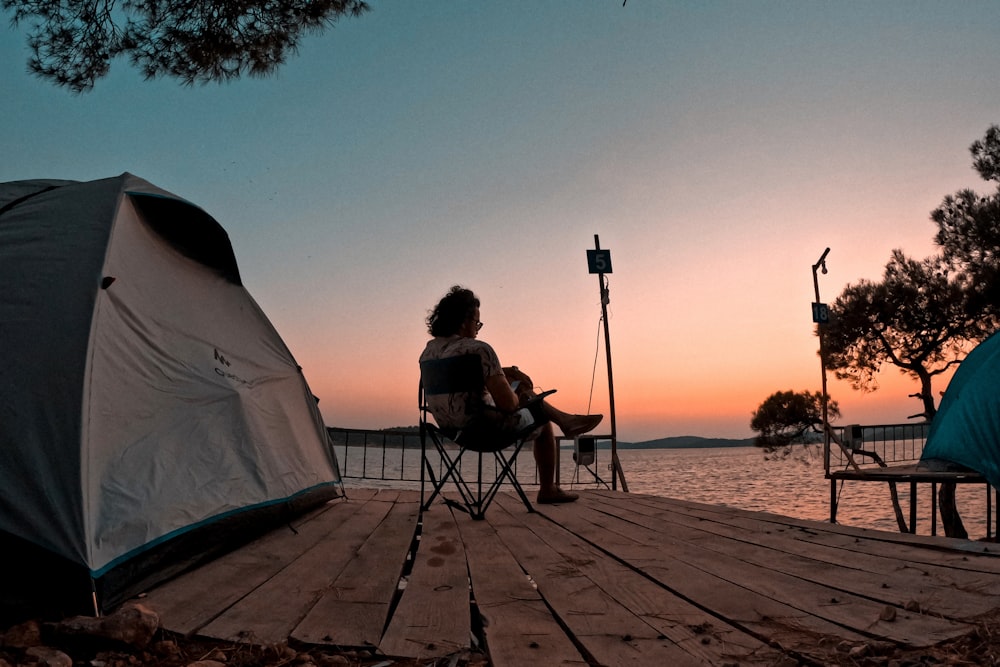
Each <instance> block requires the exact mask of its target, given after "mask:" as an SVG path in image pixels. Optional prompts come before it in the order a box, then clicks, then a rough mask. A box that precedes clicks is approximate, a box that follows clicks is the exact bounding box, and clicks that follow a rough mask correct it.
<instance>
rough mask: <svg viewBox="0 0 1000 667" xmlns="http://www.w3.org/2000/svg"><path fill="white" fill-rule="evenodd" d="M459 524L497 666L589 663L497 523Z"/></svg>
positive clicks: (473, 584) (489, 644)
mask: <svg viewBox="0 0 1000 667" xmlns="http://www.w3.org/2000/svg"><path fill="white" fill-rule="evenodd" d="M496 511H498V510H497V509H496V508H492V509H491V510H490V512H491V513H492V512H496ZM487 516H489V513H488V514H487ZM458 527H459V531H460V532H461V536H462V542H463V544H464V545H465V553H466V557H467V558H468V563H469V575H470V577H471V579H472V593H473V597H474V598H475V602H476V606H477V607H478V609H479V613H480V616H481V617H482V625H483V633H484V635H485V637H486V646H487V650H488V652H489V656H490V664H491V665H492V667H522V666H523V665H565V666H570V665H580V666H583V665H586V664H587V663H586V661H585V660H584V658H583V656H582V655H580V652H579V651H578V650H577V649H576V647H575V646H574V645H573V642H572V641H570V639H569V637H567V636H566V633H565V632H564V631H563V629H562V627H561V626H560V625H559V623H558V622H557V621H556V620H555V619H554V618H553V617H552V614H551V613H550V612H549V609H548V607H546V605H545V602H544V601H543V600H542V598H541V596H540V595H539V594H538V591H537V590H535V588H534V586H532V585H531V581H530V580H529V578H528V576H527V574H526V573H525V572H524V571H523V570H522V569H521V567H520V566H519V565H518V563H517V560H515V559H514V556H513V555H512V554H511V553H510V551H509V550H508V549H507V547H506V546H505V545H504V544H503V542H501V541H500V538H499V536H498V535H497V533H496V530H495V529H494V528H493V526H492V525H490V524H489V523H488V521H462V520H459V521H458Z"/></svg>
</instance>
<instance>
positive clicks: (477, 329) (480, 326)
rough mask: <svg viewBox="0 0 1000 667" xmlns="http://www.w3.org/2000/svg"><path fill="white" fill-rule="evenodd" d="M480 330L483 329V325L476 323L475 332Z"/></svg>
mask: <svg viewBox="0 0 1000 667" xmlns="http://www.w3.org/2000/svg"><path fill="white" fill-rule="evenodd" d="M482 328H483V323H482V322H476V331H479V330H480V329H482Z"/></svg>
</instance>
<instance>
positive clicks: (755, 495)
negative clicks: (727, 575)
mask: <svg viewBox="0 0 1000 667" xmlns="http://www.w3.org/2000/svg"><path fill="white" fill-rule="evenodd" d="M335 449H336V450H337V457H338V459H339V461H340V464H341V468H342V470H343V472H344V475H345V480H344V481H345V484H346V485H347V486H348V487H350V486H352V485H353V486H372V485H375V486H388V487H411V488H413V487H414V486H415V484H414V483H412V482H402V481H392V480H393V478H395V479H396V480H401V479H419V474H420V473H419V470H420V469H419V460H420V450H419V445H418V446H417V448H416V449H414V448H413V447H407V448H404V449H399V448H398V447H397V448H392V447H390V448H388V449H385V450H382V449H381V448H380V447H378V448H374V449H368V450H364V449H362V448H359V447H353V446H352V447H347V448H345V447H343V446H336V447H335ZM383 452H384V456H383ZM618 457H619V460H620V461H621V464H622V469H623V471H624V476H625V481H626V483H627V484H628V488H629V491H631V492H634V493H648V494H652V495H657V496H664V497H668V498H679V499H683V500H691V501H696V502H703V503H711V504H717V505H728V506H730V507H738V508H741V509H746V510H752V511H762V512H772V513H775V514H782V515H784V516H790V517H795V518H800V519H813V520H818V521H828V520H829V518H830V481H829V480H827V479H826V478H825V477H824V476H823V458H822V452H821V448H820V447H819V446H814V447H804V448H797V451H796V453H795V454H794V455H790V456H787V457H775V456H767V455H766V454H765V452H764V451H763V450H761V449H758V448H756V447H724V448H699V449H646V450H640V449H623V450H621V451H619V453H618ZM522 459H526V460H527V462H529V465H523V464H522V465H519V467H518V476H519V478H522V480H523V481H525V482H527V483H531V482H533V481H534V465H531V464H530V462H531V454H530V453H528V452H525V453H524V454H522V457H520V458H519V463H521V462H522ZM610 460H611V457H610V452H608V451H607V450H604V449H601V450H598V452H597V461H596V464H595V465H593V466H591V469H592V470H593V471H594V472H596V473H597V474H598V475H599V476H600V477H601V478H602V479H603V480H604V481H606V482H607V483H608V484H610V482H611V473H610V471H609V470H608V464H609V462H610ZM561 463H562V464H561V466H560V479H561V482H562V485H563V486H564V487H573V486H578V487H581V488H585V487H590V488H592V487H593V486H594V485H595V480H594V476H593V474H592V473H588V472H587V470H586V469H585V468H577V467H576V466H575V465H574V463H573V459H572V450H571V449H570V450H567V449H563V450H562V453H561ZM403 471H405V472H403ZM576 475H578V476H579V477H578V480H579V481H577V482H576V483H574V477H575V476H576ZM359 477H364V479H357V478H359ZM380 477H384V478H385V479H387V480H390V481H385V482H382V481H378V478H380ZM837 493H838V495H839V507H838V510H837V522H838V523H840V524H843V525H850V526H857V527H861V528H874V529H878V530H887V531H892V532H896V531H898V526H897V524H896V518H895V514H894V512H893V509H892V501H891V499H890V496H889V488H888V485H887V484H886V483H883V482H845V483H843V484H842V485H840V486H839V487H838V491H837ZM899 495H900V504H901V507H902V510H903V514H904V516H905V517H906V520H907V521H909V516H910V508H909V497H910V496H909V485H908V484H902V485H899ZM957 500H958V509H959V512H960V514H961V515H962V520H963V522H964V523H965V527H966V530H967V531H968V533H969V537H970V538H972V539H979V538H981V537H984V536H986V525H987V522H986V491H985V489H984V487H983V486H982V485H978V484H976V485H959V486H958V492H957ZM994 511H995V508H994ZM930 517H931V488H930V485H928V484H921V485H920V488H919V490H918V502H917V532H918V533H920V534H922V535H929V534H930V532H931V528H930ZM937 533H938V534H939V535H943V534H944V531H943V529H942V528H941V526H940V518H939V520H938V529H937Z"/></svg>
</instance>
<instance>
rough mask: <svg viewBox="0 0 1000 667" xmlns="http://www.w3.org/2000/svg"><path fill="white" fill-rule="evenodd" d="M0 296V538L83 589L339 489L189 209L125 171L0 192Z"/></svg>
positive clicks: (300, 385)
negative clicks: (182, 539) (191, 536)
mask: <svg viewBox="0 0 1000 667" xmlns="http://www.w3.org/2000/svg"><path fill="white" fill-rule="evenodd" d="M0 285H3V289H0V355H2V357H0V451H2V455H0V531H2V532H4V533H7V534H10V535H13V536H16V537H18V538H21V539H23V540H26V541H28V542H30V543H32V544H34V545H38V546H40V547H42V548H44V549H45V550H48V551H51V552H53V553H54V554H56V555H58V556H61V557H62V558H64V559H66V560H67V561H69V562H72V563H77V564H80V565H82V566H83V567H85V568H86V570H87V571H88V572H89V574H90V576H91V577H92V578H93V579H95V580H96V579H99V578H100V577H102V576H103V575H104V574H106V573H107V572H109V571H110V570H111V569H113V568H115V567H116V566H118V565H120V564H122V563H124V562H125V561H128V560H129V559H130V558H133V557H135V556H136V555H137V554H140V553H143V552H144V551H147V550H149V549H151V548H153V547H155V546H156V545H158V544H160V543H163V542H165V541H168V540H170V539H172V538H174V537H176V536H178V535H180V534H183V533H185V532H187V531H191V530H193V529H195V528H198V527H200V526H205V525H208V524H212V523H213V522H218V521H221V520H223V519H225V518H226V517H230V516H232V515H234V514H238V513H240V512H242V511H245V510H249V509H253V508H261V507H266V506H268V505H272V504H276V503H285V502H288V501H290V500H292V499H295V498H296V497H300V496H302V495H304V494H313V495H319V496H322V497H323V498H324V499H325V498H329V497H333V496H336V495H339V494H341V493H342V487H341V486H340V485H339V482H340V475H339V472H338V469H337V462H336V460H335V458H334V454H333V451H332V449H331V448H330V447H329V443H328V436H327V433H326V428H325V426H324V425H323V422H322V418H321V416H320V414H319V411H318V409H317V406H316V401H315V399H314V397H313V396H312V394H311V392H310V391H309V387H308V385H307V383H306V381H305V378H304V377H303V375H302V373H301V370H300V369H299V367H298V366H297V364H296V362H295V360H294V358H293V357H292V355H291V353H290V352H289V350H288V349H287V347H286V346H285V344H284V343H283V342H282V340H281V338H280V337H279V336H278V334H277V332H276V331H275V330H274V328H273V326H272V325H271V323H270V322H269V321H268V319H267V318H266V317H265V315H264V314H263V312H262V311H261V310H260V308H259V307H258V306H257V304H256V303H255V302H254V300H253V299H252V298H251V297H250V295H249V294H248V293H247V291H246V289H244V287H243V285H242V284H241V281H240V277H239V271H238V269H237V266H236V261H235V258H234V256H233V251H232V247H231V245H230V243H229V239H228V236H227V235H226V233H225V231H224V230H223V229H222V228H221V227H220V226H219V224H218V223H217V222H216V221H215V220H213V219H212V218H211V217H210V216H209V215H208V214H207V213H205V212H204V211H202V210H201V209H200V208H198V207H196V206H194V205H193V204H190V203H188V202H186V201H184V200H182V199H180V198H177V197H175V196H174V195H171V194H170V193H168V192H165V191H163V190H160V189H158V188H156V187H155V186H152V185H150V184H149V183H147V182H145V181H143V180H142V179H139V178H137V177H135V176H132V175H131V174H123V175H121V176H119V177H116V178H110V179H104V180H98V181H92V182H84V183H77V182H70V181H19V182H15V183H3V184H0ZM317 492H319V493H318V494H317Z"/></svg>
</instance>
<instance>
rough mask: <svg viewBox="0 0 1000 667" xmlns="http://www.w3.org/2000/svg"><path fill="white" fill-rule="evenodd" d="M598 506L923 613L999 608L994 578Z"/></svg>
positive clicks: (784, 535) (773, 532) (783, 533)
mask: <svg viewBox="0 0 1000 667" xmlns="http://www.w3.org/2000/svg"><path fill="white" fill-rule="evenodd" d="M600 507H601V509H602V511H607V512H611V513H612V514H614V515H615V516H619V517H621V518H623V519H625V520H635V514H636V513H637V514H641V515H642V516H647V517H651V518H655V520H656V521H657V522H659V523H658V524H657V525H659V524H662V523H667V524H669V525H677V526H684V527H685V528H686V529H690V530H692V531H694V532H693V533H692V536H690V537H688V538H687V539H688V541H689V542H695V541H696V542H697V543H698V544H700V545H702V546H705V547H706V548H711V549H714V550H716V551H722V550H724V551H726V552H729V553H733V551H732V545H733V541H736V542H737V543H739V544H740V549H741V551H740V554H741V555H740V557H741V558H742V559H744V560H748V561H751V562H754V563H755V564H757V565H759V566H762V567H769V568H771V569H778V570H781V571H783V572H787V573H789V574H793V575H795V576H798V577H800V578H803V579H811V580H814V581H817V582H819V583H823V584H824V585H827V586H830V587H831V588H836V589H838V590H842V591H847V592H851V593H855V594H858V595H864V596H867V597H870V598H872V599H876V600H880V601H882V602H884V603H886V604H892V605H894V606H897V607H900V608H903V607H906V606H908V605H912V604H914V603H916V604H919V607H920V610H921V611H922V612H923V613H930V614H933V615H943V616H947V617H949V618H953V619H968V618H971V617H974V616H979V615H981V614H985V613H988V612H991V611H993V610H994V609H996V608H997V607H998V606H1000V605H998V602H997V600H998V598H997V597H996V596H997V595H998V594H1000V579H998V578H997V577H993V576H990V575H983V574H980V573H975V572H969V571H965V570H955V569H954V568H944V567H940V566H934V565H924V564H919V566H918V567H915V566H913V565H911V564H909V563H906V562H905V561H904V562H901V560H900V559H899V558H898V557H887V556H884V555H874V554H869V553H862V552H853V553H851V554H850V556H848V557H845V553H844V551H843V550H842V549H838V548H832V547H829V546H826V545H820V544H814V543H810V542H803V541H801V540H795V538H794V537H793V536H791V535H790V534H789V533H788V531H795V530H798V529H787V528H783V527H779V526H773V525H768V524H764V526H763V527H761V525H760V524H758V525H757V526H755V527H754V529H750V528H749V527H746V526H743V525H739V524H738V523H735V522H731V521H718V520H709V519H705V518H703V517H701V516H692V515H691V514H689V513H687V512H683V511H674V512H667V511H666V510H664V509H662V508H660V507H656V506H650V505H646V504H644V503H642V502H630V501H629V500H627V499H620V500H619V499H614V500H612V499H604V500H603V502H602V503H601V505H600ZM699 535H701V536H702V537H698V536H699Z"/></svg>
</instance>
